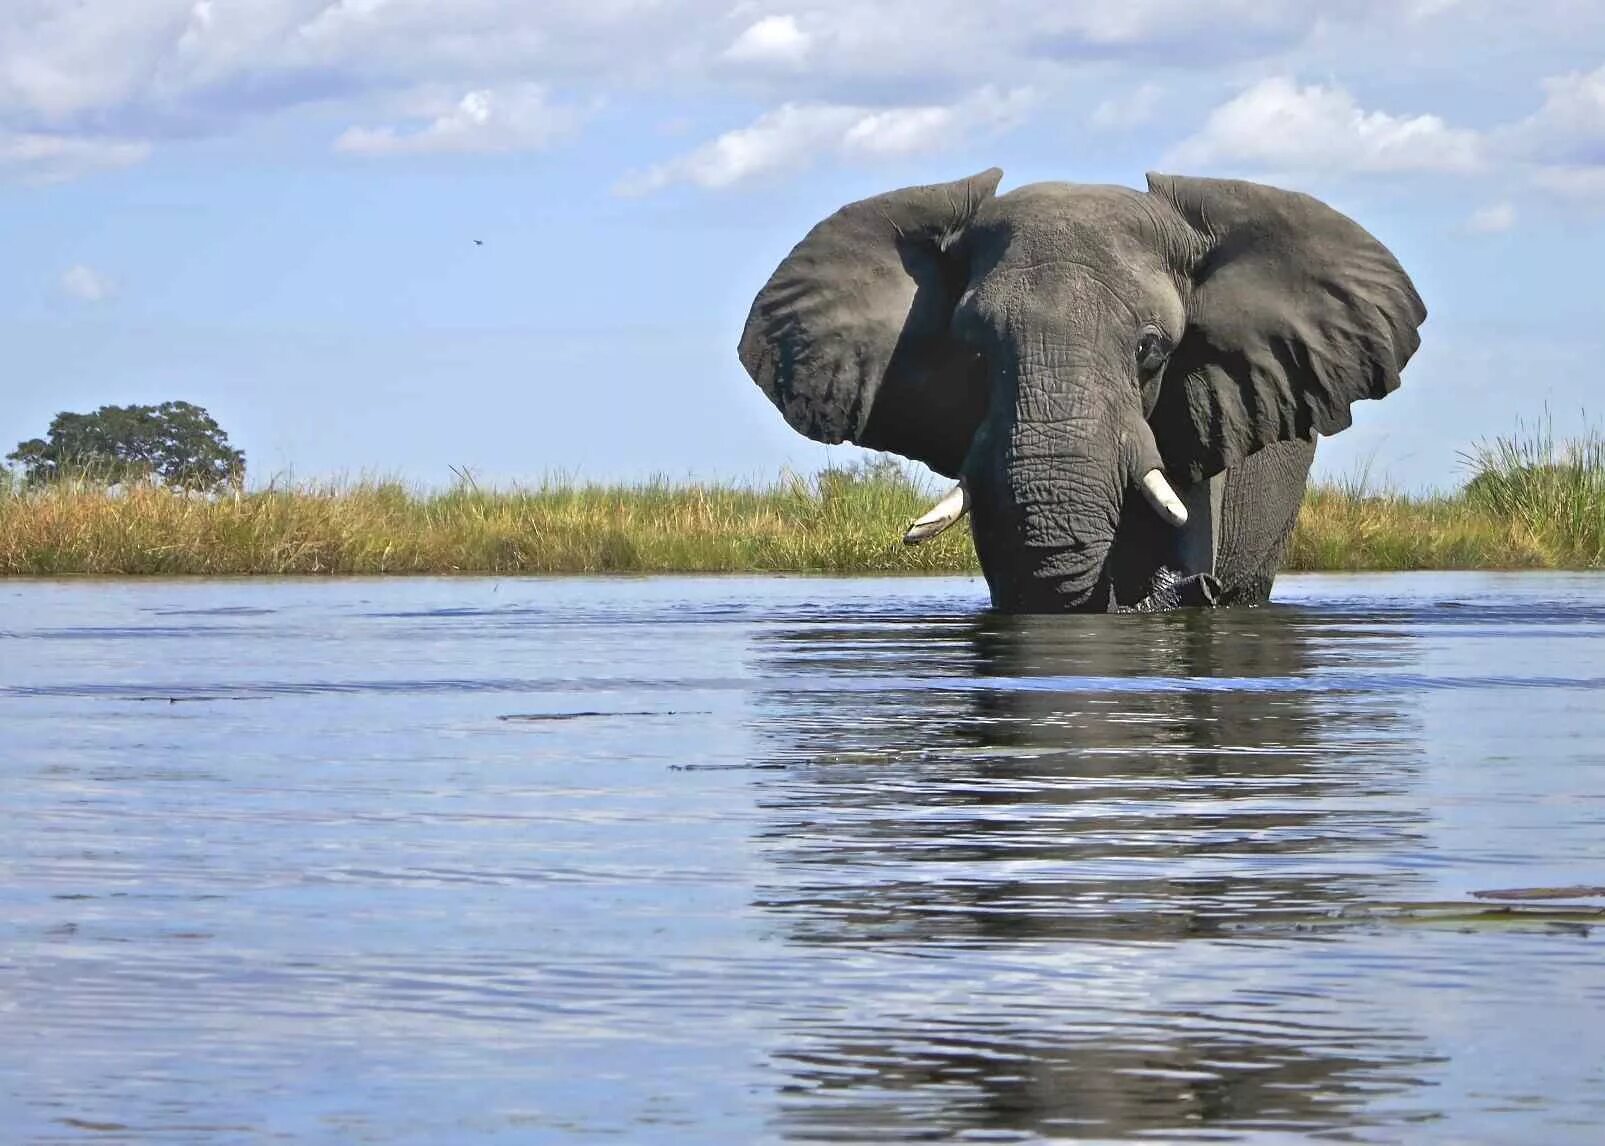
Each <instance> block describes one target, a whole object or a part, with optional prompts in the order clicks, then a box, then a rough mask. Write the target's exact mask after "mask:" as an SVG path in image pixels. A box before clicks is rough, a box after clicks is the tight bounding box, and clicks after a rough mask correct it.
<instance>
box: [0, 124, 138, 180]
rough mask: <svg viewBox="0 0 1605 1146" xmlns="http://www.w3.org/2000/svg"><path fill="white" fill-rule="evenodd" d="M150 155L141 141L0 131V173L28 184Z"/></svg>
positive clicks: (125, 163) (71, 176) (121, 164)
mask: <svg viewBox="0 0 1605 1146" xmlns="http://www.w3.org/2000/svg"><path fill="white" fill-rule="evenodd" d="M149 154H150V145H149V144H148V143H145V142H143V141H141V140H127V139H104V138H100V137H98V136H72V135H47V134H44V133H41V132H21V133H17V134H6V133H5V132H3V131H0V174H4V173H9V174H11V175H12V176H14V177H15V178H18V179H21V180H23V181H24V182H29V183H55V182H60V181H62V180H66V179H76V178H77V177H79V176H80V175H84V174H87V173H88V172H91V171H98V170H104V169H109V168H118V167H130V166H132V165H133V164H136V163H139V162H142V161H143V160H144V159H145V158H146V157H147V156H148V155H149Z"/></svg>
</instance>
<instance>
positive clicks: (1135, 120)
mask: <svg viewBox="0 0 1605 1146" xmlns="http://www.w3.org/2000/svg"><path fill="white" fill-rule="evenodd" d="M1164 94H1165V89H1164V88H1162V87H1160V86H1159V85H1158V84H1153V83H1145V84H1139V85H1138V86H1137V87H1136V88H1135V89H1133V90H1132V91H1129V92H1123V93H1121V94H1120V95H1118V96H1113V97H1111V98H1109V99H1106V100H1104V101H1103V102H1102V103H1100V104H1099V105H1098V106H1097V107H1095V108H1093V109H1092V115H1091V116H1090V117H1088V120H1087V122H1088V123H1090V124H1091V125H1092V126H1093V127H1095V128H1097V129H1098V130H1099V131H1122V130H1128V129H1130V128H1133V127H1140V126H1142V125H1143V124H1145V123H1148V122H1150V121H1151V120H1152V119H1153V118H1154V115H1155V113H1156V112H1158V110H1159V101H1160V99H1162V98H1163V97H1164Z"/></svg>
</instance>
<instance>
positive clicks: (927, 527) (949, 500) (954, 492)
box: [903, 482, 970, 545]
mask: <svg viewBox="0 0 1605 1146" xmlns="http://www.w3.org/2000/svg"><path fill="white" fill-rule="evenodd" d="M969 508H970V491H969V490H967V489H965V488H964V483H963V482H960V483H959V484H958V485H956V486H954V487H953V488H952V489H951V490H949V491H948V493H947V496H946V497H944V498H943V499H942V500H941V501H939V502H937V503H936V504H935V505H933V506H931V508H930V509H927V510H926V511H925V513H924V514H923V515H922V516H920V517H919V518H918V519H916V520H915V522H914V524H912V525H910V526H909V527H908V532H907V533H905V534H903V544H904V545H918V544H919V543H920V542H922V541H929V540H930V539H931V538H933V537H935V536H936V535H937V534H938V533H941V532H942V530H944V529H946V528H947V527H948V526H950V525H952V524H953V523H954V522H955V521H957V520H958V519H959V518H961V517H963V516H964V515H965V513H967V512H968V511H969Z"/></svg>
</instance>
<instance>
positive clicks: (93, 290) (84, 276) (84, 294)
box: [61, 263, 117, 302]
mask: <svg viewBox="0 0 1605 1146" xmlns="http://www.w3.org/2000/svg"><path fill="white" fill-rule="evenodd" d="M61 289H62V290H63V291H64V292H65V293H66V294H67V295H68V296H69V297H71V298H75V299H77V300H78V301H79V302H104V301H106V300H107V299H109V298H111V297H112V296H114V295H115V294H116V293H117V284H116V283H114V282H112V280H111V279H109V278H108V277H106V276H105V275H104V274H102V273H101V272H100V271H97V270H95V269H94V268H93V267H86V266H84V265H83V264H82V263H79V264H77V265H76V266H71V267H68V268H67V269H66V270H65V271H64V272H63V273H62V276H61Z"/></svg>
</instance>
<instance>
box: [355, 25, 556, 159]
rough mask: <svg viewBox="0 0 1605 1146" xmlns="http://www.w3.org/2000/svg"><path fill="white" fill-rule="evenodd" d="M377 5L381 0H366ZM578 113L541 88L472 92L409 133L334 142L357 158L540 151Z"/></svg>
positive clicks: (371, 133)
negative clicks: (553, 101) (554, 101)
mask: <svg viewBox="0 0 1605 1146" xmlns="http://www.w3.org/2000/svg"><path fill="white" fill-rule="evenodd" d="M363 2H364V3H369V4H372V3H377V2H379V0H363ZM578 121H579V113H578V112H577V111H576V110H575V109H573V108H569V107H563V106H555V105H553V104H551V103H550V102H548V100H547V96H546V91H545V89H544V88H542V87H541V86H540V85H538V84H523V85H520V86H517V87H512V88H505V89H502V90H499V91H497V90H492V89H489V88H485V89H481V90H479V91H471V92H469V93H467V94H466V95H464V96H462V97H461V98H460V99H459V100H457V101H456V103H454V104H452V105H450V106H449V107H445V108H442V109H440V110H439V111H437V112H436V113H435V114H433V115H431V116H429V117H427V118H426V119H425V120H424V121H423V122H422V123H419V124H417V125H416V126H410V127H399V128H398V127H395V126H390V125H387V126H382V127H352V128H348V129H347V130H346V131H345V132H344V133H342V134H341V135H340V137H339V138H338V139H336V140H335V143H334V146H335V150H337V151H344V152H349V153H351V154H354V155H379V156H383V155H428V154H437V153H442V152H457V153H475V152H480V153H484V152H507V151H538V150H540V149H541V148H544V147H546V146H548V145H550V144H551V143H552V142H553V141H554V140H556V139H558V138H560V137H562V136H563V135H565V134H567V133H568V132H570V131H572V130H573V129H574V127H575V126H576V125H577V123H578Z"/></svg>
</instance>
